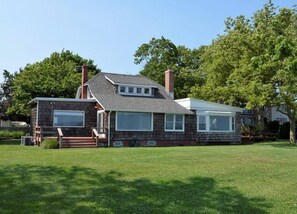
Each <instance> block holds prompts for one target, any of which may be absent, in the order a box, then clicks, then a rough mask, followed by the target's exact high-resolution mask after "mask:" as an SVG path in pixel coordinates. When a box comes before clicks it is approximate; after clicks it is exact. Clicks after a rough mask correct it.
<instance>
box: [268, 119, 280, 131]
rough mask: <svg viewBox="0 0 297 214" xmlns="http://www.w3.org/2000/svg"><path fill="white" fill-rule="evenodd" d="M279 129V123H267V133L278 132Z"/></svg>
mask: <svg viewBox="0 0 297 214" xmlns="http://www.w3.org/2000/svg"><path fill="white" fill-rule="evenodd" d="M279 128H280V125H279V121H276V120H274V121H269V122H268V123H267V131H269V132H278V131H279Z"/></svg>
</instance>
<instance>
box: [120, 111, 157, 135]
mask: <svg viewBox="0 0 297 214" xmlns="http://www.w3.org/2000/svg"><path fill="white" fill-rule="evenodd" d="M117 130H128V131H151V130H152V114H151V113H142V112H117Z"/></svg>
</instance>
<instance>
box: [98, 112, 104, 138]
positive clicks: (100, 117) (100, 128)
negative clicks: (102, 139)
mask: <svg viewBox="0 0 297 214" xmlns="http://www.w3.org/2000/svg"><path fill="white" fill-rule="evenodd" d="M97 130H98V132H99V133H104V132H105V130H104V111H97Z"/></svg>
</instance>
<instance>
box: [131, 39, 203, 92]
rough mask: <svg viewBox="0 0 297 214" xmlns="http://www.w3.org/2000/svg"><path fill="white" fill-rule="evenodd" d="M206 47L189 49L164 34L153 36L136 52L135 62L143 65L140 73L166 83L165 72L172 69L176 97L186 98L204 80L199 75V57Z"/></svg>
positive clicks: (160, 82)
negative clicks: (193, 87)
mask: <svg viewBox="0 0 297 214" xmlns="http://www.w3.org/2000/svg"><path fill="white" fill-rule="evenodd" d="M203 50H204V47H201V48H199V49H193V50H191V49H189V48H186V47H184V46H176V45H175V44H173V43H172V42H171V41H170V40H169V39H166V38H164V37H163V36H162V37H161V38H160V39H156V38H152V39H151V40H150V41H149V42H148V43H144V44H142V45H141V46H140V47H139V48H138V49H137V50H136V52H135V54H134V62H135V64H141V65H143V69H142V70H141V71H140V74H141V75H143V76H146V77H149V78H151V79H153V80H155V81H156V82H158V83H159V84H161V85H164V72H165V70H167V69H172V70H174V72H175V91H174V92H175V98H185V97H187V95H188V94H189V92H190V89H191V87H192V86H194V85H195V84H199V85H200V83H201V82H203V80H204V79H203V75H199V67H200V63H199V59H200V55H201V54H202V52H203Z"/></svg>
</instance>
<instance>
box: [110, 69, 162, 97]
mask: <svg viewBox="0 0 297 214" xmlns="http://www.w3.org/2000/svg"><path fill="white" fill-rule="evenodd" d="M105 78H106V79H107V80H108V81H109V82H110V83H112V84H113V85H114V87H115V89H116V90H115V92H116V93H118V94H120V95H126V96H142V97H152V96H154V95H155V91H156V90H158V86H157V85H155V83H154V82H153V81H151V80H149V79H147V78H145V77H141V76H132V75H118V74H105Z"/></svg>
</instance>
